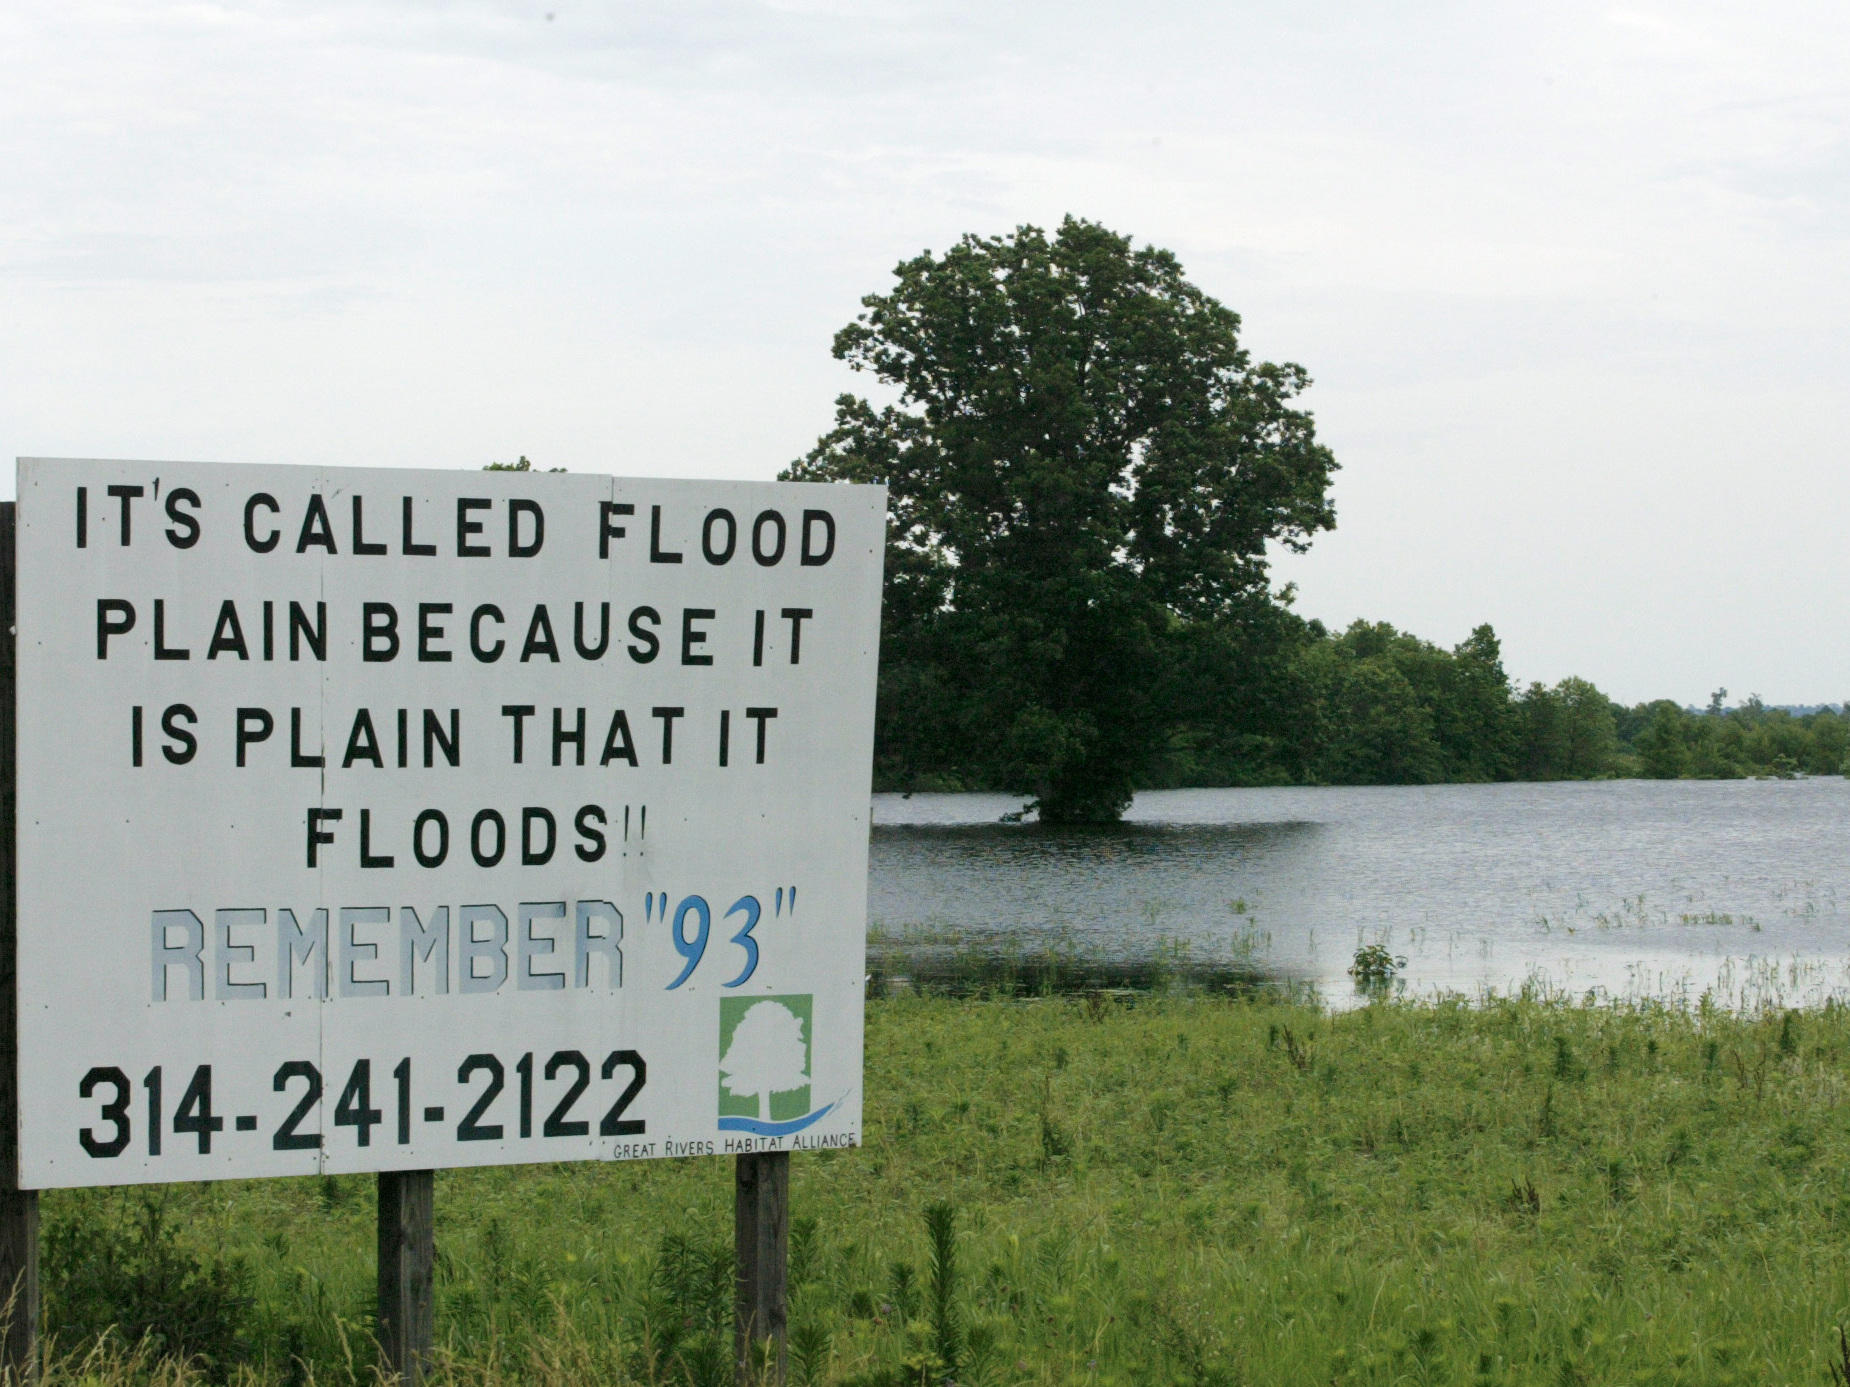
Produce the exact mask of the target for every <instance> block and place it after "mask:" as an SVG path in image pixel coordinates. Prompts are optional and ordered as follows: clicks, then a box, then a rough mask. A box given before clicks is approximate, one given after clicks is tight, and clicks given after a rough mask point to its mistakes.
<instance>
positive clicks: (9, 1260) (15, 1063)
mask: <svg viewBox="0 0 1850 1387" xmlns="http://www.w3.org/2000/svg"><path fill="white" fill-rule="evenodd" d="M16 518H17V511H16V508H15V505H14V503H13V502H11V501H6V502H0V1310H3V1311H4V1313H5V1316H6V1320H5V1325H4V1342H0V1367H3V1368H4V1369H5V1371H6V1372H7V1373H8V1374H10V1375H11V1377H12V1380H13V1381H15V1382H31V1381H34V1380H35V1379H36V1378H37V1376H38V1358H39V1196H38V1191H36V1190H22V1189H20V1188H19V967H18V962H17V959H16V945H17V943H18V940H19V893H18V891H17V890H16V889H15V887H14V883H15V882H16V881H17V879H18V872H17V870H16V869H17V867H18V865H19V864H18V858H17V853H18V847H17V843H18V837H17V834H16V833H15V832H14V827H15V825H16V823H17V822H18V811H19V786H18V758H17V756H16V755H15V745H16V743H15V730H16V728H17V726H18V710H19V703H18V674H19V659H18V655H17V653H16V651H15V649H14V627H15V621H14V615H15V606H16V601H15V593H16V587H15V583H14V578H13V547H14V546H13V539H14V531H15V521H16Z"/></svg>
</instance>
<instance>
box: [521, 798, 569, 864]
mask: <svg viewBox="0 0 1850 1387" xmlns="http://www.w3.org/2000/svg"><path fill="white" fill-rule="evenodd" d="M542 826H543V827H544V828H545V830H546V845H545V846H544V847H535V846H534V844H533V833H534V830H535V828H538V827H542ZM558 845H559V821H558V820H557V819H555V818H553V816H552V811H551V810H549V809H535V808H531V807H529V808H526V809H523V810H521V811H520V865H521V866H523V867H544V866H545V865H546V864H547V863H548V862H550V861H552V854H553V850H554V849H555V848H557V847H558Z"/></svg>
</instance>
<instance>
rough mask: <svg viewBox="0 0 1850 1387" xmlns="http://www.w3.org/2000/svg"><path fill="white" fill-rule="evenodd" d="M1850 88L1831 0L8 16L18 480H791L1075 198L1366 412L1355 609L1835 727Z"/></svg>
mask: <svg viewBox="0 0 1850 1387" xmlns="http://www.w3.org/2000/svg"><path fill="white" fill-rule="evenodd" d="M1847 55H1850V8H1847V7H1844V6H1841V5H1827V4H1810V5H1781V4H1766V3H1761V4H1757V5H1755V6H1752V7H1749V6H1743V5H1726V6H1724V5H1696V4H1680V5H1675V6H1671V5H1656V4H1638V5H1623V6H1619V7H1608V6H1605V5H1594V4H1579V3H1573V0H1566V2H1565V3H1552V4H1549V5H1542V6H1537V5H1532V4H1522V5H1516V4H1509V5H1495V4H1483V3H1457V4H1444V3H1405V2H1404V0H1403V3H1397V4H1394V5H1380V4H1371V3H1352V4H1348V5H1323V6H1314V5H1306V4H1302V3H1289V4H1287V3H1277V4H1244V5H1226V4H1207V3H1198V4H1189V5H1182V4H1161V3H1157V4H1151V3H1143V4H1139V5H1136V6H1131V5H1101V4H1087V3H1083V0H1066V2H1065V3H1060V4H1051V3H1049V4H1023V5H1013V6H1010V5H997V4H994V3H988V4H974V3H970V4H965V3H924V2H923V0H921V2H920V3H885V2H884V0H859V2H858V3H849V0H783V2H782V3H747V2H746V0H737V2H736V3H703V2H702V0H675V2H674V3H670V2H669V0H646V3H604V4H595V5H594V4H588V3H583V0H535V2H534V3H531V4H525V3H461V2H460V0H458V2H455V3H415V0H367V3H364V4H351V5H346V4H339V3H323V4H286V3H272V4H238V5H219V4H186V5H161V4H141V3H110V4H103V3H93V0H55V2H52V0H6V3H5V4H4V5H0V456H16V455H34V456H89V457H135V458H184V459H199V460H227V461H268V462H301V463H321V464H327V463H352V464H368V465H385V466H430V467H475V466H480V465H481V464H482V463H484V462H487V461H490V460H495V459H500V460H511V459H512V458H514V457H515V456H516V455H518V454H521V453H525V454H526V455H528V456H529V457H531V458H533V460H534V461H535V462H536V463H537V464H540V465H544V466H563V467H567V468H570V469H571V470H573V471H608V472H619V473H627V474H651V473H654V474H661V475H672V476H712V477H763V478H769V477H771V476H773V475H774V474H775V473H776V471H777V470H778V469H779V468H780V467H782V466H783V465H785V464H786V463H788V462H789V461H790V460H791V459H793V458H795V457H797V456H798V455H800V454H801V453H803V452H804V451H805V450H806V449H807V448H808V447H809V446H810V445H811V444H812V443H813V442H814V440H815V437H816V435H817V434H819V433H820V432H822V431H823V430H824V429H825V428H826V427H827V426H828V424H829V422H830V418H831V401H832V399H833V398H834V396H835V395H836V394H838V393H839V392H840V391H842V390H843V389H848V388H853V387H854V385H855V380H856V378H855V377H853V376H852V375H851V374H850V373H848V372H847V371H846V370H845V368H843V367H841V366H840V365H839V364H838V363H836V362H835V361H834V360H833V359H832V358H831V356H830V354H829V343H830V338H831V336H832V334H833V332H834V330H835V329H836V328H838V327H840V326H841V325H842V324H843V323H845V322H847V321H848V320H849V319H851V318H852V317H853V316H854V314H855V312H856V311H857V308H858V302H859V299H860V296H861V295H863V294H865V293H869V292H873V291H877V290H881V289H883V288H885V287H886V285H887V284H888V283H889V281H890V276H891V272H892V268H893V266H894V265H895V264H896V263H897V262H898V261H899V260H900V259H901V258H902V257H905V256H909V255H913V254H916V253H917V252H919V251H921V250H924V249H926V248H930V249H933V250H942V249H944V248H945V247H946V246H947V245H948V244H949V243H950V242H952V241H953V240H954V239H955V238H956V237H957V236H958V235H959V234H961V233H963V232H966V231H976V232H981V233H985V234H989V233H1000V232H1006V231H1008V230H1009V229H1011V228H1013V227H1014V226H1016V225H1018V224H1020V223H1023V222H1033V223H1037V224H1041V225H1052V224H1055V223H1057V222H1058V220H1059V218H1060V217H1061V216H1062V215H1063V214H1065V213H1069V212H1070V213H1074V214H1076V215H1080V216H1084V217H1089V218H1092V219H1095V220H1098V221H1102V222H1104V223H1106V224H1107V225H1109V226H1111V227H1112V228H1114V229H1115V230H1118V231H1120V232H1124V233H1128V234H1131V235H1133V236H1134V237H1136V238H1137V240H1138V241H1139V242H1140V243H1141V242H1145V241H1148V242H1153V243H1155V244H1157V245H1161V246H1166V247H1168V248H1170V249H1172V250H1174V251H1175V252H1176V253H1177V254H1178V255H1179V256H1180V258H1181V260H1182V264H1183V265H1184V267H1185V268H1186V270H1187V271H1188V273H1189V275H1190V277H1191V278H1192V279H1193V280H1194V281H1195V282H1196V283H1197V284H1199V285H1200V286H1201V287H1202V288H1203V289H1205V290H1206V291H1207V292H1209V293H1211V294H1213V295H1215V296H1216V297H1218V298H1220V299H1221V300H1222V301H1223V302H1225V303H1227V304H1228V305H1229V306H1231V307H1233V308H1234V309H1236V310H1238V311H1239V312H1240V313H1241V314H1242V315H1243V317H1244V320H1245V341H1246V345H1247V346H1248V347H1249V348H1250V349H1251V350H1252V351H1253V352H1254V354H1255V355H1256V356H1258V357H1261V358H1269V359H1273V360H1281V359H1284V360H1294V361H1298V362H1301V363H1302V364H1303V365H1305V366H1306V367H1307V368H1308V369H1309V370H1310V372H1311V374H1312V375H1313V377H1314V378H1315V380H1316V384H1315V385H1314V386H1313V388H1312V389H1311V391H1310V393H1309V395H1308V396H1307V398H1306V401H1305V403H1307V404H1308V406H1309V407H1310V408H1311V409H1312V410H1313V411H1314V412H1315V414H1316V416H1317V420H1318V427H1319V431H1320V434H1321V436H1322V437H1323V439H1324V440H1325V441H1326V442H1327V443H1329V444H1330V446H1331V447H1332V448H1333V449H1334V450H1335V452H1336V456H1337V458H1338V460H1339V461H1340V462H1341V464H1342V468H1343V470H1342V471H1341V473H1340V474H1339V475H1338V478H1337V482H1336V504H1337V512H1338V528H1337V530H1336V531H1335V533H1333V534H1330V535H1326V536H1323V537H1321V538H1320V539H1319V540H1318V541H1317V543H1316V545H1315V546H1314V547H1313V549H1312V551H1311V552H1310V554H1309V555H1307V556H1305V557H1303V558H1289V557H1288V558H1286V559H1282V560H1281V561H1280V562H1279V563H1278V564H1277V566H1276V573H1277V576H1278V578H1279V581H1280V582H1285V581H1289V582H1292V583H1295V584H1296V585H1297V588H1298V598H1297V603H1298V608H1299V610H1300V611H1302V612H1303V613H1304V614H1306V615H1308V616H1316V617H1321V618H1322V619H1323V620H1324V621H1326V622H1329V623H1331V624H1343V623H1347V622H1348V621H1350V620H1352V619H1354V618H1356V617H1367V618H1369V619H1371V620H1387V621H1391V622H1393V623H1395V624H1396V625H1397V626H1401V627H1403V628H1405V629H1409V630H1412V631H1414V632H1416V633H1418V634H1419V635H1422V636H1424V637H1426V638H1428V639H1430V640H1433V641H1436V642H1439V643H1441V644H1444V645H1452V644H1454V643H1456V642H1458V641H1459V640H1462V639H1463V638H1464V637H1465V636H1466V635H1467V634H1468V632H1469V631H1470V629H1471V627H1472V626H1474V625H1476V624H1478V623H1480V622H1484V621H1488V622H1490V623H1491V624H1493V625H1494V626H1495V627H1496V629H1497V632H1498V633H1499V635H1500V636H1501V637H1502V638H1503V648H1504V661H1505V664H1506V666H1507V667H1508V669H1509V670H1510V672H1511V674H1512V675H1513V676H1514V677H1516V678H1517V679H1519V680H1521V681H1525V682H1526V681H1528V680H1532V679H1539V680H1544V681H1547V682H1551V683H1552V682H1553V681H1555V680H1558V679H1560V678H1562V677H1563V676H1566V675H1569V674H1578V675H1582V676H1584V677H1586V678H1590V679H1592V680H1593V681H1594V682H1595V683H1597V684H1598V685H1600V687H1601V688H1603V689H1605V690H1606V691H1607V692H1608V693H1609V694H1611V695H1613V696H1614V697H1617V698H1619V699H1621V700H1625V701H1633V700H1641V699H1646V698H1654V697H1671V698H1675V699H1678V700H1680V701H1685V702H1693V703H1701V702H1704V701H1705V700H1706V699H1707V697H1708V694H1709V692H1710V690H1711V689H1713V688H1715V687H1717V686H1720V685H1725V686H1727V688H1728V689H1729V690H1730V700H1731V701H1735V700H1738V699H1740V698H1743V697H1745V696H1746V695H1747V694H1748V693H1749V692H1758V693H1760V694H1761V695H1762V696H1763V697H1764V698H1766V699H1767V700H1768V701H1769V702H1815V701H1826V700H1830V701H1836V700H1839V699H1842V698H1844V697H1846V696H1850V667H1847V661H1846V633H1847V632H1850V582H1846V581H1845V572H1846V569H1847V568H1850V559H1847V558H1846V555H1847V554H1850V544H1847V542H1846V531H1847V529H1850V525H1847V523H1846V516H1847V514H1850V505H1847V504H1846V502H1850V471H1847V469H1846V466H1845V462H1846V456H1847V455H1850V447H1847V445H1850V393H1847V390H1846V384H1847V382H1850V253H1847V251H1850V246H1847V245H1846V241H1847V239H1850V237H1847V235H1846V232H1847V229H1850V58H1847ZM11 487H12V478H11V474H10V469H8V471H7V474H6V476H5V479H4V481H3V482H0V488H4V491H5V494H8V495H10V494H11Z"/></svg>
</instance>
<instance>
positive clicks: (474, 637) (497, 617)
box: [469, 602, 507, 665]
mask: <svg viewBox="0 0 1850 1387" xmlns="http://www.w3.org/2000/svg"><path fill="white" fill-rule="evenodd" d="M503 620H505V618H504V617H503V616H502V615H501V609H500V608H499V607H497V606H495V605H494V603H492V602H484V603H483V604H482V605H481V606H479V607H477V608H476V609H475V612H474V614H473V615H471V616H470V618H469V650H470V653H471V654H473V655H474V656H475V658H476V659H478V660H480V661H481V662H482V663H483V664H485V665H492V664H493V663H494V662H495V661H496V660H499V659H500V658H501V652H502V651H504V650H506V649H507V642H506V641H496V642H495V643H494V644H493V645H491V646H486V647H485V646H483V644H482V623H483V622H484V621H493V622H496V623H497V624H498V623H500V622H502V621H503Z"/></svg>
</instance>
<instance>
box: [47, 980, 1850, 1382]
mask: <svg viewBox="0 0 1850 1387" xmlns="http://www.w3.org/2000/svg"><path fill="white" fill-rule="evenodd" d="M1847 1091H1850V1014H1846V1012H1845V1011H1844V1010H1843V1009H1831V1010H1827V1011H1825V1012H1821V1013H1820V1012H1813V1013H1807V1014H1803V1015H1774V1016H1769V1017H1765V1018H1761V1019H1756V1020H1743V1019H1739V1018H1734V1017H1730V1016H1725V1015H1705V1014H1701V1013H1698V1012H1682V1011H1667V1010H1661V1009H1651V1008H1643V1009H1639V1008H1624V1009H1615V1008H1576V1007H1569V1006H1563V1005H1555V1004H1542V1003H1537V1002H1516V1001H1512V1002H1502V1003H1493V1004H1491V1005H1488V1006H1483V1007H1478V1008H1466V1007H1463V1006H1446V1005H1441V1006H1417V1007H1416V1006H1399V1005H1381V1006H1373V1007H1368V1008H1365V1009H1362V1010H1359V1011H1355V1012H1350V1013H1346V1014H1343V1015H1341V1016H1331V1015H1329V1014H1327V1013H1323V1012H1320V1011H1318V1010H1316V1009H1313V1008H1309V1007H1304V1006H1301V1005H1293V1004H1287V1003H1269V1002H1265V1001H1239V1000H1228V999H1224V998H1213V997H1208V996H1203V995H1193V996H1189V995H1178V996H1170V997H1162V996H1158V997H1153V998H1145V999H1137V1000H1135V1001H1133V1002H1129V1003H1126V1002H1123V1001H1105V1000H1098V999H1092V1000H1088V999H1086V998H1070V999H1069V998H1048V999H1044V1000H1035V1001H1026V1002H1023V1001H951V1000H944V999H934V998H921V997H899V998H895V999H893V1000H889V1001H883V1002H877V1003H874V1004H872V1005H871V1006H870V1008H869V1015H868V1052H867V1093H868V1099H867V1144H866V1146H865V1147H864V1148H863V1149H861V1150H859V1151H852V1152H840V1153H816V1154H804V1155H801V1156H799V1157H797V1158H796V1159H795V1160H794V1161H793V1173H792V1207H793V1210H794V1212H795V1214H796V1215H797V1224H796V1229H795V1234H794V1237H793V1244H794V1246H793V1255H792V1274H793V1277H794V1279H795V1283H796V1286H795V1292H794V1298H793V1315H792V1320H793V1335H792V1347H793V1360H794V1361H793V1374H792V1375H793V1379H794V1380H796V1381H798V1382H806V1381H807V1382H826V1383H841V1384H848V1383H863V1384H876V1383H888V1382H894V1383H897V1382H903V1381H912V1382H917V1381H920V1380H927V1381H933V1382H936V1381H941V1380H942V1379H944V1378H945V1377H947V1376H948V1377H954V1379H955V1380H956V1381H957V1382H959V1383H978V1382H991V1383H1056V1382H1059V1383H1065V1382H1074V1383H1098V1384H1106V1383H1125V1384H1128V1383H1169V1382H1174V1383H1201V1384H1209V1383H1236V1382H1252V1383H1305V1384H1311V1383H1316V1384H1327V1383H1331V1382H1335V1383H1444V1382H1459V1383H1530V1382H1533V1383H1549V1384H1561V1383H1581V1382H1584V1383H1690V1384H1696V1383H1705V1384H1710V1383H1712V1384H1722V1383H1766V1382H1795V1383H1797V1382H1802V1383H1808V1384H1820V1383H1825V1382H1827V1381H1829V1380H1830V1379H1829V1375H1828V1370H1827V1364H1828V1362H1829V1361H1830V1360H1831V1359H1832V1358H1833V1357H1834V1356H1835V1355H1836V1354H1837V1349H1836V1342H1837V1341H1836V1330H1835V1326H1836V1325H1838V1324H1839V1323H1841V1322H1844V1321H1846V1320H1847V1319H1850V1242H1847V1236H1850V1139H1847V1137H1850V1106H1847V1105H1846V1103H1845V1097H1846V1092H1847ZM730 1182H731V1167H730V1164H729V1163H728V1162H725V1161H723V1160H707V1161H692V1162H666V1161H664V1162H650V1163H645V1164H637V1165H627V1166H616V1167H591V1166H560V1167H540V1168H526V1169H519V1170H500V1171H487V1172H456V1173H449V1174H440V1175H439V1176H438V1185H437V1198H438V1240H439V1261H440V1280H439V1289H438V1308H437V1314H438V1336H439V1338H440V1340H442V1341H443V1342H444V1343H445V1345H446V1346H447V1347H446V1350H445V1353H446V1362H445V1365H444V1374H445V1375H446V1376H447V1377H449V1378H451V1379H452V1380H456V1381H460V1382H485V1381H494V1380H533V1381H556V1382H565V1381H587V1380H602V1381H613V1382H616V1381H634V1382H686V1381H693V1382H696V1383H701V1382H715V1383H717V1382H720V1381H723V1380H726V1370H725V1363H724V1353H723V1349H722V1341H723V1334H724V1331H725V1326H726V1324H727V1320H728V1315H729V1294H730V1289H729V1281H728V1277H729V1275H730V1268H729V1265H728V1242H729V1232H730V1216H731V1214H730V1210H731V1203H730V1201H731V1183H730ZM156 1198H157V1200H159V1201H160V1202H159V1203H158V1204H157V1205H156V1206H154V1209H153V1212H152V1213H151V1212H150V1208H149V1206H148V1204H147V1202H146V1196H145V1194H144V1193H142V1192H89V1193H79V1194H60V1195H48V1196H47V1197H46V1199H45V1201H44V1203H45V1210H44V1217H45V1223H46V1235H45V1258H46V1271H47V1284H48V1299H49V1303H50V1315H51V1322H52V1327H53V1328H54V1330H56V1331H58V1332H59V1333H60V1335H61V1337H62V1341H63V1347H62V1349H61V1350H60V1351H61V1352H62V1353H64V1354H65V1355H66V1357H65V1359H64V1360H63V1361H64V1362H65V1363H66V1365H67V1367H66V1369H65V1371H66V1372H69V1373H71V1374H72V1375H73V1376H75V1375H77V1374H76V1372H75V1369H74V1368H73V1367H71V1366H70V1365H72V1364H73V1363H74V1362H75V1358H76V1357H77V1356H80V1355H81V1353H82V1345H81V1344H80V1343H79V1342H78V1336H80V1335H83V1334H85V1333H91V1332H94V1331H95V1330H96V1329H97V1328H98V1327H99V1321H98V1315H99V1314H100V1313H103V1312H104V1308H105V1307H109V1312H110V1313H115V1312H116V1311H118V1310H119V1309H121V1308H124V1307H131V1308H132V1307H134V1306H137V1305H139V1306H142V1307H143V1308H149V1307H152V1309H153V1310H154V1311H155V1312H156V1313H155V1314H154V1318H156V1319H160V1314H159V1313H158V1312H159V1311H160V1308H161V1306H162V1305H163V1303H166V1304H167V1305H168V1306H169V1309H168V1310H167V1312H166V1313H167V1318H166V1319H165V1320H163V1321H162V1323H164V1325H165V1326H166V1328H167V1330H168V1331H169V1333H170V1334H171V1333H172V1332H173V1331H174V1329H175V1327H176V1326H178V1327H179V1328H180V1329H181V1330H182V1331H183V1332H184V1335H185V1336H186V1337H187V1338H189V1339H190V1340H191V1342H192V1343H193V1344H194V1345H196V1346H202V1347H205V1348H207V1349H209V1350H210V1351H211V1352H213V1353H215V1354H216V1355H217V1358H218V1360H219V1363H220V1365H221V1369H223V1368H226V1367H229V1368H230V1369H231V1370H233V1371H235V1372H242V1373H251V1374H256V1375H260V1376H262V1377H263V1378H265V1379H266V1380H275V1381H301V1380H304V1379H305V1378H307V1377H309V1376H312V1377H313V1379H314V1380H316V1381H320V1382H344V1381H349V1380H354V1379H360V1380H365V1379H367V1378H368V1377H369V1375H370V1363H371V1358H372V1354H371V1349H370V1345H369V1343H368V1339H367V1335H368V1324H367V1318H368V1315H369V1312H370V1298H371V1276H372V1261H371V1255H372V1241H371V1239H372V1217H373V1210H372V1182H371V1180H370V1179H348V1178H342V1179H329V1180H319V1181H312V1180H311V1181H269V1182H261V1183H249V1184H221V1185H211V1186H196V1187H186V1188H183V1189H174V1190H170V1191H167V1192H165V1194H164V1196H158V1195H157V1196H156ZM934 1206H936V1208H935V1212H932V1211H933V1210H934ZM928 1212H929V1213H930V1217H931V1218H932V1219H935V1220H936V1222H937V1231H938V1233H939V1235H940V1236H939V1243H938V1246H937V1250H936V1254H935V1255H934V1244H933V1241H932V1238H931V1236H930V1233H929V1231H928V1226H927V1225H928ZM155 1218H157V1219H158V1222H151V1219H155ZM946 1253H948V1254H949V1257H948V1260H949V1261H950V1264H951V1265H950V1266H949V1268H948V1275H947V1269H946V1268H944V1267H943V1266H942V1262H943V1261H944V1260H946ZM163 1297H165V1302H163ZM188 1321H191V1322H192V1323H188ZM947 1358H950V1359H954V1360H955V1362H954V1364H947V1363H946V1362H945V1360H946V1359H947ZM238 1365H242V1366H238ZM92 1366H93V1369H95V1370H96V1372H97V1378H98V1379H99V1380H100V1379H107V1378H120V1377H124V1376H137V1375H145V1374H147V1373H150V1372H154V1371H155V1369H154V1368H153V1367H152V1366H151V1359H150V1356H149V1355H148V1354H145V1353H144V1355H143V1357H142V1360H141V1362H140V1365H139V1367H138V1368H136V1367H134V1366H133V1365H128V1366H125V1365H124V1364H122V1363H121V1362H120V1361H117V1362H115V1363H113V1364H110V1365H101V1364H93V1365H92Z"/></svg>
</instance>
